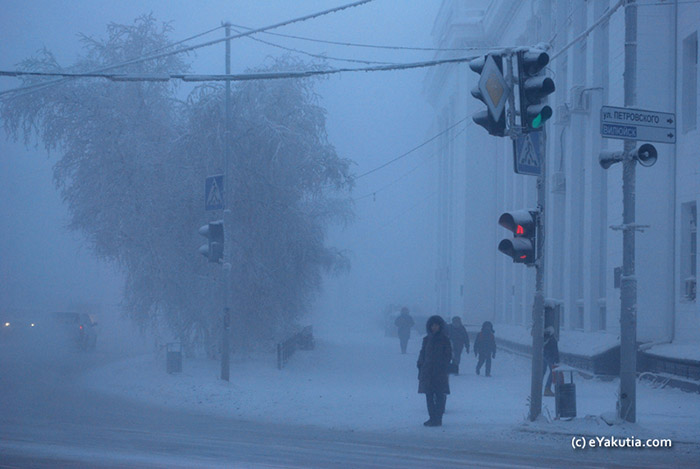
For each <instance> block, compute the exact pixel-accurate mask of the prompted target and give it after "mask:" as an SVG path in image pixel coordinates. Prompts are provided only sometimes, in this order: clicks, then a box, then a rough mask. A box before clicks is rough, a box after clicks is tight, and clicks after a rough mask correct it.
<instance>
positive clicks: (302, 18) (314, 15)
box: [0, 0, 373, 96]
mask: <svg viewBox="0 0 700 469" xmlns="http://www.w3.org/2000/svg"><path fill="white" fill-rule="evenodd" d="M371 1H373V0H360V1H357V2H353V3H348V4H346V5H341V6H339V7H335V8H331V9H329V10H323V11H320V12H317V13H312V14H309V15H305V16H300V17H298V18H294V19H291V20H287V21H283V22H281V23H276V24H273V25H270V26H264V27H262V28H257V29H252V30H250V31H247V32H245V33H238V34H234V35H231V36H226V37H223V38H221V39H215V40H212V41H208V42H204V43H202V44H196V45H194V46H189V47H184V48H181V49H176V50H174V51H169V52H164V53H162V54H155V55H148V56H146V57H140V58H138V59H133V60H129V61H126V62H122V63H120V64H116V65H110V66H107V67H103V68H101V69H98V70H97V71H100V72H102V71H106V70H111V69H113V68H119V67H124V66H127V65H134V64H137V63H141V62H146V61H148V60H156V59H160V58H163V57H167V56H169V55H175V54H182V53H185V52H190V51H193V50H196V49H201V48H202V47H207V46H211V45H214V44H218V43H220V42H224V41H228V40H230V39H238V38H241V37H245V36H250V35H251V34H256V33H261V32H264V31H267V30H268V29H275V28H280V27H282V26H287V25H290V24H293V23H299V22H302V21H307V20H310V19H314V18H318V17H319V16H324V15H328V14H330V13H335V12H338V11H341V10H345V9H347V8H352V7H356V6H360V5H364V4H365V3H369V2H371ZM26 89H27V87H24V88H15V89H12V90H7V91H3V92H0V96H2V95H4V94H6V93H11V92H15V91H24V90H26Z"/></svg>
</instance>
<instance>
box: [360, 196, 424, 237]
mask: <svg viewBox="0 0 700 469" xmlns="http://www.w3.org/2000/svg"><path fill="white" fill-rule="evenodd" d="M436 195H437V191H434V192H431V193H430V194H428V195H427V196H426V197H425V198H423V199H421V200H419V201H418V202H416V203H415V204H413V205H411V206H410V207H408V208H407V209H406V210H404V211H402V212H401V213H399V214H398V215H396V216H395V217H393V218H391V219H390V220H389V221H388V222H386V223H384V224H383V225H381V226H379V227H378V228H376V229H374V230H373V231H370V234H374V233H377V232H379V231H381V230H383V229H384V228H387V227H388V226H391V225H393V224H394V222H396V221H397V220H399V219H400V218H402V217H403V216H404V215H406V214H407V213H408V212H410V211H411V210H413V209H415V208H416V207H419V206H421V205H423V204H424V203H426V202H427V201H429V200H430V199H432V198H433V197H435V196H436Z"/></svg>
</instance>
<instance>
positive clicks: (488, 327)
mask: <svg viewBox="0 0 700 469" xmlns="http://www.w3.org/2000/svg"><path fill="white" fill-rule="evenodd" d="M495 332H496V331H494V330H493V324H491V321H485V322H484V324H482V325H481V332H479V333H478V334H477V335H476V340H475V341H474V355H475V356H476V355H478V356H479V362H478V363H477V364H476V374H477V375H478V374H480V372H481V366H482V365H483V364H484V362H486V376H491V359H492V358H496V337H495V336H494V333H495Z"/></svg>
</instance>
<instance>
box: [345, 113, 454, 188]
mask: <svg viewBox="0 0 700 469" xmlns="http://www.w3.org/2000/svg"><path fill="white" fill-rule="evenodd" d="M467 118H468V117H465V118H464V119H460V120H458V121H457V122H455V123H454V124H452V125H451V126H449V127H447V128H446V129H444V130H442V131H441V132H439V133H437V134H435V135H433V136H432V137H430V138H429V139H428V140H426V141H424V142H423V143H421V144H419V145H417V146H415V147H413V148H411V149H410V150H408V151H407V152H405V153H403V154H401V155H399V156H397V157H396V158H394V159H392V160H389V161H387V162H386V163H384V164H381V165H379V166H377V167H376V168H373V169H370V170H369V171H366V172H364V173H362V174H360V175H359V176H357V177H356V178H354V179H355V180H356V181H357V180H358V179H360V178H363V177H365V176H367V175H369V174H372V173H374V172H375V171H379V170H380V169H382V168H385V167H387V166H389V165H390V164H392V163H395V162H397V161H399V160H400V159H401V158H404V157H406V156H408V155H410V154H411V153H413V152H414V151H416V150H418V149H420V148H423V147H424V146H426V145H427V144H429V143H430V142H432V141H433V140H435V139H436V138H438V137H439V136H441V135H443V134H445V133H447V132H449V131H450V130H452V129H454V128H455V127H457V126H458V125H459V124H461V123H462V122H464V121H465V120H467Z"/></svg>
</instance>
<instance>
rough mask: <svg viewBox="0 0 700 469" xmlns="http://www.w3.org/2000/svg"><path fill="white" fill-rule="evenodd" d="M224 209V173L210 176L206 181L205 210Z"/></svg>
mask: <svg viewBox="0 0 700 469" xmlns="http://www.w3.org/2000/svg"><path fill="white" fill-rule="evenodd" d="M223 209H224V175H223V174H218V175H216V176H208V177H207V179H206V181H205V183H204V210H206V211H210V210H223Z"/></svg>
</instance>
